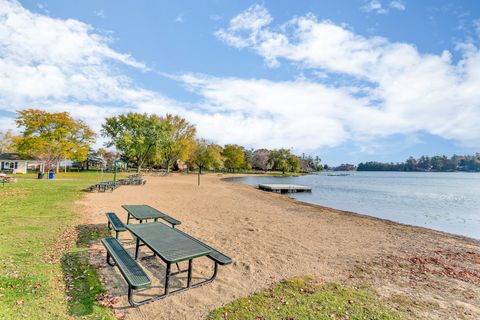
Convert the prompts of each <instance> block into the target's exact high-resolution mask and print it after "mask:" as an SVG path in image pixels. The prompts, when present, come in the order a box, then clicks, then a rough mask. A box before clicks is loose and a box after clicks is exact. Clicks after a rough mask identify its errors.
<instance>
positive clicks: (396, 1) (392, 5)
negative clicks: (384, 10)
mask: <svg viewBox="0 0 480 320" xmlns="http://www.w3.org/2000/svg"><path fill="white" fill-rule="evenodd" d="M390 8H392V9H396V10H400V11H404V10H405V9H406V8H407V7H406V6H405V3H403V1H399V0H394V1H390Z"/></svg>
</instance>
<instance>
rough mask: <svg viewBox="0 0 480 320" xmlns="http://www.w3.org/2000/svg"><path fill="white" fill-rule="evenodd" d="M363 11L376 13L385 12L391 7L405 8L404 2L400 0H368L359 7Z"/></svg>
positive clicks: (394, 8) (401, 9)
mask: <svg viewBox="0 0 480 320" xmlns="http://www.w3.org/2000/svg"><path fill="white" fill-rule="evenodd" d="M361 9H362V10H363V11H365V12H375V13H378V14H386V13H388V12H389V11H390V10H391V9H393V10H398V11H404V10H405V9H406V6H405V3H404V2H403V1H401V0H391V1H381V0H368V1H366V3H365V4H364V5H363V6H362V7H361Z"/></svg>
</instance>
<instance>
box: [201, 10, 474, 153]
mask: <svg viewBox="0 0 480 320" xmlns="http://www.w3.org/2000/svg"><path fill="white" fill-rule="evenodd" d="M255 10H257V11H259V12H257V13H255V12H254V11H255ZM248 15H250V16H251V17H250V18H249V17H248ZM259 16H262V17H268V16H269V14H268V11H266V9H265V8H263V7H259V6H255V7H251V8H250V9H248V10H247V11H245V12H244V13H242V14H240V15H239V17H241V20H242V21H257V20H258V17H259ZM237 18H238V17H237ZM237 18H234V19H232V21H233V22H234V24H233V26H234V27H233V28H232V26H229V27H228V28H227V29H225V30H227V31H225V30H223V31H222V34H221V36H219V38H220V39H221V40H223V41H225V42H226V43H228V44H231V45H235V44H232V42H231V41H230V40H229V39H232V38H233V39H236V42H239V43H244V44H248V45H247V48H249V49H251V50H253V51H254V52H256V53H257V54H259V55H260V56H262V57H263V58H264V59H265V61H266V62H267V63H268V64H269V65H271V66H278V64H279V63H280V62H281V61H287V62H290V63H295V64H297V65H299V66H300V67H301V68H304V69H306V70H313V71H320V72H326V73H328V74H331V78H335V77H339V76H340V77H348V78H349V79H350V80H351V83H356V81H360V82H362V83H363V88H362V87H358V88H357V89H358V90H363V92H364V93H365V94H364V95H363V98H358V97H357V96H358V95H356V94H355V93H354V92H353V91H352V92H351V93H350V96H349V99H350V101H346V100H343V99H344V97H345V96H342V98H341V99H340V98H339V96H337V97H336V99H338V100H335V101H334V102H333V101H328V102H325V101H322V102H321V103H319V102H318V101H312V102H311V104H310V107H309V108H310V110H312V109H321V110H330V109H331V108H333V109H335V110H339V113H340V114H341V113H352V112H354V113H355V114H356V116H355V117H349V116H348V115H343V116H337V117H336V118H334V119H335V120H337V121H339V123H341V126H342V127H343V128H344V130H345V131H347V132H349V133H350V136H351V137H356V136H362V137H363V136H377V135H391V134H397V133H398V134H405V133H409V132H427V133H430V134H433V135H438V136H441V137H443V138H446V139H454V140H456V141H459V142H460V143H464V144H468V145H478V141H479V139H480V127H479V126H477V125H476V122H477V120H476V119H478V117H479V116H480V91H479V90H476V89H475V88H478V87H480V51H479V48H478V47H477V46H475V44H474V43H472V42H469V43H463V44H459V45H458V46H457V48H458V50H459V53H460V54H461V58H460V60H459V61H457V62H456V63H454V62H453V61H452V55H451V53H450V52H448V51H444V52H443V53H441V54H427V53H421V52H419V51H418V50H417V48H416V47H415V46H414V45H412V44H408V43H400V42H391V41H389V40H388V39H386V38H382V37H364V36H361V35H358V34H356V33H354V32H353V31H352V30H350V29H349V28H348V27H346V26H341V25H337V24H334V23H332V22H331V21H318V20H317V19H316V17H315V16H313V15H311V14H310V15H306V16H301V17H295V18H293V19H292V20H290V21H288V22H287V23H286V24H284V25H283V26H281V27H277V28H273V27H272V26H271V19H262V21H263V23H260V24H259V23H257V22H255V23H253V25H252V27H251V28H249V27H248V25H245V24H243V25H242V29H241V31H242V32H237V30H238V28H236V27H235V26H236V24H237ZM245 30H252V31H251V32H250V33H246V34H245V33H244V31H245ZM217 36H218V34H217ZM252 82H253V83H254V82H255V81H252ZM317 85H318V84H317ZM302 87H306V86H305V85H302ZM328 88H329V89H330V90H331V91H334V92H342V91H344V90H345V89H344V88H343V87H341V86H338V85H337V86H333V87H332V86H330V87H328ZM207 89H208V90H207V91H206V92H205V93H204V95H205V96H206V97H208V98H210V99H211V96H212V95H214V93H215V92H216V91H213V92H212V89H211V88H209V87H207ZM305 92H307V90H306V89H305ZM305 92H304V93H301V92H297V93H296V94H297V95H298V97H305V96H308V95H305ZM234 96H235V95H234ZM352 101H353V102H354V103H352ZM228 103H229V104H228V105H235V101H228ZM279 103H281V101H279ZM289 103H291V104H292V105H294V106H295V107H293V108H294V109H295V111H296V108H297V103H296V102H295V100H294V99H292V100H290V101H289ZM333 103H336V104H337V105H338V104H345V105H348V106H349V107H344V108H343V109H342V108H338V106H335V107H332V106H333V105H334V104H333ZM237 105H239V104H238V103H237ZM272 108H274V107H273V106H272ZM276 108H278V107H276ZM309 108H308V107H307V108H302V111H305V110H308V109H309ZM293 114H294V113H292V116H293ZM322 114H323V112H322ZM325 115H326V116H328V117H331V113H330V111H327V112H326V113H325ZM360 115H361V116H360Z"/></svg>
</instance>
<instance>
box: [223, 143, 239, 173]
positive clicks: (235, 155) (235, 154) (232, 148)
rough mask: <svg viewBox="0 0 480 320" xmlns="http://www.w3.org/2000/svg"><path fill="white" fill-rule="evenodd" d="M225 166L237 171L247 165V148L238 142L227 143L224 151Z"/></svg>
mask: <svg viewBox="0 0 480 320" xmlns="http://www.w3.org/2000/svg"><path fill="white" fill-rule="evenodd" d="M222 156H223V161H224V166H225V168H227V169H228V170H232V171H233V172H235V169H237V170H238V169H241V168H244V167H245V148H243V147H242V146H239V145H236V144H227V145H225V147H224V148H223V152H222Z"/></svg>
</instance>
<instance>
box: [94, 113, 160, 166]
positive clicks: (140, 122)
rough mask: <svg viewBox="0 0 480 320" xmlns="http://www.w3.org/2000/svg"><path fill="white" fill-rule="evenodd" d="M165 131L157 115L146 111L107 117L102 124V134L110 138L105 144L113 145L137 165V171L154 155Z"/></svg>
mask: <svg viewBox="0 0 480 320" xmlns="http://www.w3.org/2000/svg"><path fill="white" fill-rule="evenodd" d="M165 131H166V130H165V127H164V124H163V122H162V119H161V118H160V117H159V116H157V115H148V114H146V113H133V112H130V113H127V114H121V115H118V116H113V117H109V118H106V119H105V123H104V124H103V125H102V136H104V137H106V138H109V139H110V140H109V141H108V142H107V143H106V146H107V147H111V146H115V148H116V149H117V150H119V151H121V152H122V153H123V156H124V158H127V159H128V160H129V161H132V162H134V163H135V164H136V165H137V171H138V172H140V171H141V168H142V166H143V164H144V163H146V162H147V161H148V160H149V159H151V158H153V157H155V155H156V153H157V146H158V144H159V142H160V141H161V140H162V139H163V137H164V135H165Z"/></svg>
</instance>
